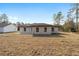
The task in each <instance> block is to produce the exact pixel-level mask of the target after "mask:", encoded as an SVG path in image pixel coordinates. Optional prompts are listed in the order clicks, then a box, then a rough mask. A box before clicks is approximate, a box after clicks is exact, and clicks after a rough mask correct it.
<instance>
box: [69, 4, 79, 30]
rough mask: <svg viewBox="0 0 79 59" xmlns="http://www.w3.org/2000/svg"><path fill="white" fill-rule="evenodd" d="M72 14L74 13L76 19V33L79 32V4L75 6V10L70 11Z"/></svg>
mask: <svg viewBox="0 0 79 59" xmlns="http://www.w3.org/2000/svg"><path fill="white" fill-rule="evenodd" d="M70 11H71V13H74V16H75V19H76V31H78V29H79V28H78V19H79V3H75V4H73V8H72V9H71V10H70Z"/></svg>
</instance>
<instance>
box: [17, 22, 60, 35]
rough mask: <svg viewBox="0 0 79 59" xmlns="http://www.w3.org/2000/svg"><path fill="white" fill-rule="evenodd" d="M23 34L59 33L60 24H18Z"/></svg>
mask: <svg viewBox="0 0 79 59" xmlns="http://www.w3.org/2000/svg"><path fill="white" fill-rule="evenodd" d="M18 29H19V32H20V33H21V34H52V33H59V30H58V26H53V25H50V24H43V23H35V24H30V25H21V26H18Z"/></svg>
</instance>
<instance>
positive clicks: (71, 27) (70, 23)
mask: <svg viewBox="0 0 79 59" xmlns="http://www.w3.org/2000/svg"><path fill="white" fill-rule="evenodd" d="M63 27H64V30H65V31H70V32H71V31H75V23H74V20H73V18H72V17H71V15H70V13H68V15H67V20H66V21H65V24H64V25H63Z"/></svg>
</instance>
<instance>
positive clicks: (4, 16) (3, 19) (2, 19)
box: [0, 14, 8, 23]
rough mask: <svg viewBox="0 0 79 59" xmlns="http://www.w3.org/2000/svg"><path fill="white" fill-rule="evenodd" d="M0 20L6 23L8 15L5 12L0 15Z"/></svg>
mask: <svg viewBox="0 0 79 59" xmlns="http://www.w3.org/2000/svg"><path fill="white" fill-rule="evenodd" d="M0 22H1V23H2V22H5V23H8V16H7V15H6V14H2V15H1V16H0Z"/></svg>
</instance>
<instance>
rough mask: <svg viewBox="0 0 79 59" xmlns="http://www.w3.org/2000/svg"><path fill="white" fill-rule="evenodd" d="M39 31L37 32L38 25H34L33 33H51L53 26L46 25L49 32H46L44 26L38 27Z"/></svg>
mask: <svg viewBox="0 0 79 59" xmlns="http://www.w3.org/2000/svg"><path fill="white" fill-rule="evenodd" d="M38 28H39V32H36V27H32V34H51V33H52V32H51V27H46V28H47V32H44V27H38Z"/></svg>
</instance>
